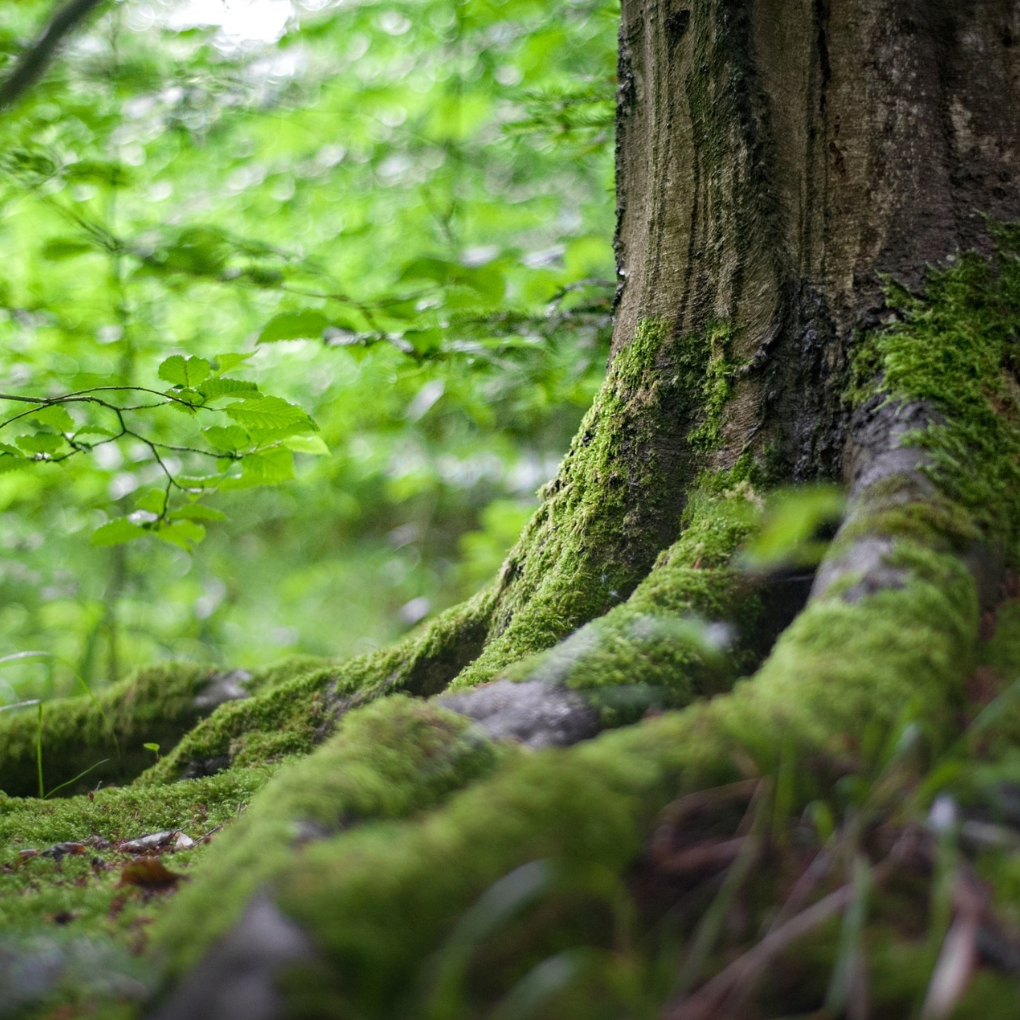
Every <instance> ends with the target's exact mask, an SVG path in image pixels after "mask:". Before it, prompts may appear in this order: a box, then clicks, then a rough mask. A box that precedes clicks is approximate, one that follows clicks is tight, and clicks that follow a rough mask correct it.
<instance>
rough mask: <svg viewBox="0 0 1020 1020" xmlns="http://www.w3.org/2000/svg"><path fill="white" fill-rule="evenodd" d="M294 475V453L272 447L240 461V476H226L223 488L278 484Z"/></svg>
mask: <svg viewBox="0 0 1020 1020" xmlns="http://www.w3.org/2000/svg"><path fill="white" fill-rule="evenodd" d="M293 477H294V455H293V454H292V453H291V452H290V450H286V449H283V448H282V447H279V446H277V447H274V448H273V449H271V450H263V451H261V452H260V453H253V454H251V455H250V456H247V457H245V458H244V460H243V461H242V462H241V477H240V478H228V479H226V481H224V482H223V484H222V486H221V488H222V489H224V490H234V489H253V488H255V487H256V486H258V485H279V484H280V483H281V482H289V481H290V480H291V479H292V478H293Z"/></svg>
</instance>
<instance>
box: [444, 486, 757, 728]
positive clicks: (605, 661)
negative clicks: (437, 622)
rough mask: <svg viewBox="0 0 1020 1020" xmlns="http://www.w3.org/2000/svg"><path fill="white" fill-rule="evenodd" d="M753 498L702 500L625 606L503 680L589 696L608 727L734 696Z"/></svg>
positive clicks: (748, 609) (733, 494)
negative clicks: (743, 557)
mask: <svg viewBox="0 0 1020 1020" xmlns="http://www.w3.org/2000/svg"><path fill="white" fill-rule="evenodd" d="M752 497H753V491H752V490H750V489H749V488H747V487H737V488H736V489H734V490H723V494H718V495H717V494H709V493H705V492H699V493H697V494H695V495H694V496H693V497H692V498H691V500H690V502H689V503H688V506H687V509H686V511H685V514H684V521H685V523H684V531H683V535H682V537H681V538H680V539H679V541H677V542H675V543H674V544H673V545H672V546H671V547H670V548H669V549H668V550H666V551H665V552H663V553H662V554H660V556H659V558H658V560H657V561H656V563H655V565H654V567H653V568H652V570H651V572H650V573H649V575H648V577H646V578H645V580H644V581H642V582H641V584H640V585H638V587H637V588H636V589H635V591H634V593H633V594H632V595H631V597H630V598H629V599H628V600H627V602H626V603H624V604H623V605H620V606H617V607H615V608H614V609H611V610H610V611H609V612H608V613H607V614H606V615H605V616H603V617H601V618H599V619H597V620H594V621H592V622H591V623H588V624H586V625H585V626H584V627H582V628H581V629H580V630H578V631H576V632H575V633H574V634H572V635H571V636H570V637H568V638H567V639H566V640H565V641H563V642H561V643H560V644H558V645H556V646H554V647H553V648H551V649H550V650H549V651H547V652H542V653H539V654H538V655H535V656H530V657H528V658H526V659H524V660H522V661H521V662H519V663H516V664H515V665H513V666H511V667H510V668H509V669H508V670H506V671H505V672H504V674H503V675H504V676H506V677H507V678H509V679H512V680H543V681H546V682H549V683H557V684H565V685H566V686H568V687H572V688H575V689H583V690H586V691H588V692H589V694H590V696H591V697H592V700H593V702H594V703H595V704H596V706H597V707H599V708H600V709H601V710H602V716H603V721H604V723H605V724H606V725H619V724H621V723H626V722H633V721H634V720H635V719H636V718H637V717H639V716H640V715H641V714H642V713H643V712H644V711H645V710H646V709H647V708H649V707H653V706H654V707H659V708H662V707H667V706H672V707H677V706H679V705H685V704H688V703H689V702H690V701H692V700H693V699H694V698H695V697H699V696H706V695H711V694H715V693H718V692H719V691H721V690H725V689H728V687H729V686H731V685H732V682H733V680H734V679H735V678H736V676H737V675H738V674H739V671H740V669H741V667H743V666H745V665H748V664H749V663H748V662H746V661H745V660H746V658H747V657H746V655H745V656H742V655H740V654H734V653H736V652H737V651H738V650H737V649H736V648H733V647H731V646H732V645H733V643H734V639H735V638H736V637H737V635H736V634H735V633H733V632H732V628H731V627H730V626H729V625H730V624H734V625H736V626H737V628H739V629H740V630H742V631H743V632H744V634H745V635H746V634H749V633H750V632H751V630H752V629H753V625H754V620H755V616H756V610H757V598H756V596H755V595H754V592H753V588H752V585H751V583H750V582H749V580H748V578H747V577H746V576H745V575H743V574H742V573H741V572H740V571H739V570H737V569H736V568H735V567H734V566H733V565H732V558H733V555H734V553H735V552H736V551H737V549H738V548H739V547H740V545H741V543H742V542H743V541H744V540H745V539H746V538H747V536H748V535H749V534H750V532H751V530H752V527H753V523H754V519H755V509H756V507H755V505H754V503H753V501H752ZM706 621H717V623H716V624H715V625H714V626H713V625H711V624H709V623H707V622H706ZM723 621H725V623H722V622H723ZM454 686H455V687H457V686H459V682H458V683H455V684H454Z"/></svg>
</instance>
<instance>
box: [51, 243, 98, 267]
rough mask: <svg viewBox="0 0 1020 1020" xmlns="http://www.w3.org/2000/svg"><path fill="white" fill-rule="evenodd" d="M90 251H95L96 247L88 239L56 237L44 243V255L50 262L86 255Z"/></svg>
mask: <svg viewBox="0 0 1020 1020" xmlns="http://www.w3.org/2000/svg"><path fill="white" fill-rule="evenodd" d="M90 251H95V248H94V247H93V246H92V245H91V244H90V243H89V242H88V241H80V240H78V239H77V238H74V237H54V238H53V239H52V240H50V241H47V242H46V243H45V244H44V245H43V249H42V257H43V258H44V259H46V260H47V261H48V262H60V261H62V260H64V259H73V258H75V257H77V256H78V255H85V254H86V253H87V252H90Z"/></svg>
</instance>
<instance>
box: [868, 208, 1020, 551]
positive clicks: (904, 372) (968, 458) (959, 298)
mask: <svg viewBox="0 0 1020 1020" xmlns="http://www.w3.org/2000/svg"><path fill="white" fill-rule="evenodd" d="M992 230H993V235H994V237H995V241H996V252H995V258H994V261H993V262H992V263H989V262H988V261H987V260H985V259H984V258H982V257H981V256H979V255H977V254H975V253H973V252H969V253H966V254H964V255H962V256H960V258H959V260H958V261H957V263H956V265H954V266H952V267H951V268H949V269H943V270H939V271H937V272H932V273H931V274H930V276H929V279H928V282H927V285H926V288H925V293H924V295H923V296H922V297H914V296H912V295H910V294H908V293H907V292H905V291H904V290H902V289H900V288H896V287H894V286H890V288H889V292H888V300H889V303H890V304H891V305H892V306H893V307H894V308H895V310H896V312H897V315H898V319H897V321H896V322H895V323H894V324H893V325H892V326H890V327H888V328H886V329H883V330H881V331H878V332H875V333H872V334H870V335H869V336H867V337H866V338H865V341H864V343H863V346H862V348H861V350H860V351H859V353H858V355H857V357H856V363H855V371H856V376H857V381H856V384H855V387H854V389H853V391H852V393H851V397H852V399H853V400H854V401H856V402H858V403H859V402H861V401H862V400H863V399H866V398H867V397H869V396H871V395H872V394H874V393H876V392H877V393H879V394H884V395H886V396H887V397H888V398H889V399H891V400H897V401H925V402H928V403H929V404H930V405H931V406H932V407H933V408H935V409H936V410H937V411H938V412H940V413H941V414H942V415H944V416H945V420H944V421H942V422H939V423H935V424H932V425H931V426H929V427H928V428H926V429H925V430H923V431H922V432H919V433H917V434H916V435H915V436H914V437H913V438H912V441H913V442H914V443H915V444H917V445H918V446H922V447H924V448H925V449H926V450H928V451H929V452H930V455H931V466H930V469H929V472H930V474H931V476H932V477H933V479H934V480H935V481H936V482H937V484H938V485H939V487H940V488H941V489H942V491H943V493H944V495H945V496H946V497H947V498H948V499H949V500H950V501H952V502H954V503H957V504H959V505H960V506H961V507H963V508H964V509H966V510H967V511H968V512H969V513H971V514H973V515H974V518H975V520H976V521H977V522H978V523H980V524H981V525H982V527H983V528H984V529H985V530H986V531H988V532H989V533H992V534H995V535H997V536H998V537H1000V538H1001V537H1003V536H1004V535H1007V534H1010V533H1012V534H1016V533H1017V527H1018V525H1020V414H1018V406H1017V398H1018V394H1020V389H1018V386H1017V381H1016V376H1015V368H1016V358H1017V353H1018V352H1017V341H1016V337H1017V335H1018V331H1020V258H1018V253H1020V227H1018V226H1016V225H1011V226H998V227H993V228H992Z"/></svg>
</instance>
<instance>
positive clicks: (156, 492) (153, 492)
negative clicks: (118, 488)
mask: <svg viewBox="0 0 1020 1020" xmlns="http://www.w3.org/2000/svg"><path fill="white" fill-rule="evenodd" d="M135 506H136V507H137V508H138V509H139V510H148V511H149V512H150V513H154V514H157V515H162V513H163V510H164V509H165V508H166V493H165V492H164V491H163V490H162V489H150V490H149V491H148V492H147V493H146V494H145V495H144V496H141V497H139V498H138V499H136V500H135Z"/></svg>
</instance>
